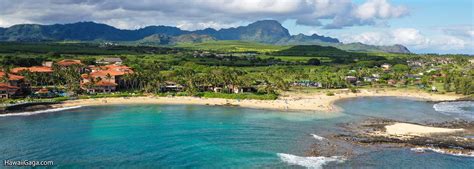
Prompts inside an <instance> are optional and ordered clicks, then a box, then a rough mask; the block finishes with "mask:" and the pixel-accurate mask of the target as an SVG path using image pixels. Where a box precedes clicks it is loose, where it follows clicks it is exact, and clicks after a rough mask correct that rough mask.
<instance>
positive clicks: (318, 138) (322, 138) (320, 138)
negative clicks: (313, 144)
mask: <svg viewBox="0 0 474 169" xmlns="http://www.w3.org/2000/svg"><path fill="white" fill-rule="evenodd" d="M311 135H312V136H313V137H314V138H315V139H316V140H319V141H322V140H324V139H325V138H324V137H321V136H318V135H316V134H311Z"/></svg>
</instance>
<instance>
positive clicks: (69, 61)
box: [57, 59, 83, 67]
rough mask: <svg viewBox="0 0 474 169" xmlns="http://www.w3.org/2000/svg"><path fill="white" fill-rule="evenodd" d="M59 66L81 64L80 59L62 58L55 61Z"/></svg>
mask: <svg viewBox="0 0 474 169" xmlns="http://www.w3.org/2000/svg"><path fill="white" fill-rule="evenodd" d="M57 64H58V65H59V66H64V67H67V66H71V65H83V64H82V62H81V61H80V60H75V59H64V60H61V61H59V62H58V63H57Z"/></svg>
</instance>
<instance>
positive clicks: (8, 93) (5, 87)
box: [0, 83, 20, 99]
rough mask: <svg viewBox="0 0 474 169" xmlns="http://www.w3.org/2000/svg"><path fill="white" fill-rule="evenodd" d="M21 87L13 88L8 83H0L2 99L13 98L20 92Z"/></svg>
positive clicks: (0, 96)
mask: <svg viewBox="0 0 474 169" xmlns="http://www.w3.org/2000/svg"><path fill="white" fill-rule="evenodd" d="M19 89H20V88H19V87H16V86H11V85H9V84H7V83H0V98H1V99H8V98H11V97H12V96H13V95H15V94H16V92H17V91H18V90H19Z"/></svg>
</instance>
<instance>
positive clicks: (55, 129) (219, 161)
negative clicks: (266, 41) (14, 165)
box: [0, 97, 474, 168]
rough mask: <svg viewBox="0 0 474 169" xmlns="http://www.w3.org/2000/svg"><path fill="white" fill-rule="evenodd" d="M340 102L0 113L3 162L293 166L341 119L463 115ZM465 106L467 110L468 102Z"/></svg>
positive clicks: (441, 158) (369, 162)
mask: <svg viewBox="0 0 474 169" xmlns="http://www.w3.org/2000/svg"><path fill="white" fill-rule="evenodd" d="M337 104H338V105H340V106H341V107H342V108H343V109H344V112H342V113H311V114H310V113H296V112H277V111H269V110H255V109H244V108H230V107H211V106H194V105H193V106H191V105H128V106H125V105H124V106H98V107H83V108H79V109H73V110H66V111H60V112H53V113H44V114H36V115H30V116H10V117H0V135H1V138H0V160H6V159H10V160H53V161H54V163H55V167H58V168H303V167H302V166H301V165H303V166H305V165H304V164H305V162H307V161H305V160H306V159H305V158H298V159H296V162H297V163H301V164H299V165H297V164H290V163H291V162H290V163H288V161H283V160H282V159H281V158H280V157H279V156H278V153H284V154H289V155H295V156H305V153H306V152H307V151H308V150H309V148H310V147H311V145H312V144H314V143H316V142H317V141H318V140H316V139H314V137H313V136H312V135H311V134H317V135H320V136H325V135H328V134H331V133H337V132H340V130H342V129H340V127H339V125H340V124H343V123H347V122H355V121H358V120H363V119H366V118H368V117H382V118H390V119H396V120H408V121H413V122H433V121H444V120H451V119H456V118H460V117H465V115H466V114H463V116H459V115H458V114H449V113H440V112H438V111H436V110H435V109H434V108H433V104H432V103H426V102H420V101H414V100H406V99H400V98H391V97H390V98H387V97H377V98H360V99H350V100H344V101H341V102H338V103H337ZM467 105H468V106H467V108H465V109H467V110H468V109H469V105H471V104H470V103H469V104H467ZM465 107H466V106H465ZM463 110H464V109H463ZM467 112H468V113H471V111H469V110H468V111H467ZM473 114H474V113H473ZM317 162H321V161H317ZM472 166H474V158H468V157H456V156H450V155H443V154H437V153H423V154H417V153H415V152H413V151H410V150H409V149H394V148H390V149H376V150H367V151H363V152H361V153H360V154H359V155H357V156H355V157H352V158H350V159H347V160H345V161H343V162H328V163H327V164H326V165H324V167H325V168H333V167H336V168H352V167H355V168H361V167H363V168H469V167H472ZM0 168H1V167H0Z"/></svg>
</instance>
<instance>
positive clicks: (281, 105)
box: [56, 90, 461, 112]
mask: <svg viewBox="0 0 474 169" xmlns="http://www.w3.org/2000/svg"><path fill="white" fill-rule="evenodd" d="M333 91H334V93H335V95H334V96H327V95H326V92H325V91H321V92H311V93H303V92H285V93H282V95H281V96H280V97H279V98H278V99H276V100H234V99H220V98H198V97H157V96H144V97H129V98H100V99H80V100H70V101H65V102H63V103H62V104H59V105H57V106H56V107H71V106H93V105H114V104H191V105H232V106H240V107H246V108H257V109H275V110H284V111H318V112H335V111H340V110H341V109H340V108H339V107H337V106H335V105H334V102H335V101H337V100H340V99H347V98H355V97H370V96H397V97H409V98H414V99H420V100H426V101H446V100H456V99H459V98H461V96H459V95H448V94H443V95H442V94H431V93H426V92H419V91H418V92H417V91H408V90H384V91H381V90H378V91H376V90H360V92H359V93H351V92H348V91H347V90H333Z"/></svg>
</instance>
